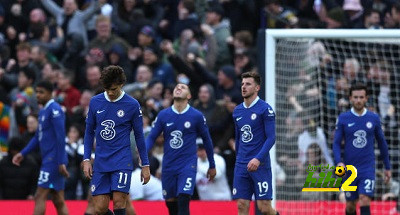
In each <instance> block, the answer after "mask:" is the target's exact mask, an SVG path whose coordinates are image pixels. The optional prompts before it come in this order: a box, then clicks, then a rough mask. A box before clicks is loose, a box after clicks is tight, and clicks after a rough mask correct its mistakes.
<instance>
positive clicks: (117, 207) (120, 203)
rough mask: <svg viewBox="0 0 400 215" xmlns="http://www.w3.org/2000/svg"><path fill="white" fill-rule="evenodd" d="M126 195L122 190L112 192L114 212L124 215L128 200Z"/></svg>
mask: <svg viewBox="0 0 400 215" xmlns="http://www.w3.org/2000/svg"><path fill="white" fill-rule="evenodd" d="M128 199H129V198H128V195H127V194H126V193H123V192H118V191H114V192H113V203H114V214H115V215H125V214H126V203H127V201H128Z"/></svg>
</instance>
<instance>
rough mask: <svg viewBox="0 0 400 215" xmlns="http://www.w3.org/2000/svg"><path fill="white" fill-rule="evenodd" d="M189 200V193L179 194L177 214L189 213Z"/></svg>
mask: <svg viewBox="0 0 400 215" xmlns="http://www.w3.org/2000/svg"><path fill="white" fill-rule="evenodd" d="M189 202H190V195H188V194H179V196H178V214H179V215H189V214H190V212H189Z"/></svg>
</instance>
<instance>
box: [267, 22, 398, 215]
mask: <svg viewBox="0 0 400 215" xmlns="http://www.w3.org/2000/svg"><path fill="white" fill-rule="evenodd" d="M399 37H400V32H399V31H393V30H379V31H371V30H301V29H299V30H267V31H266V41H267V42H266V73H265V74H266V85H265V91H266V100H267V102H269V103H270V104H271V105H273V107H274V108H275V111H276V116H277V117H276V123H277V124H276V136H277V139H276V148H275V153H274V154H275V159H274V160H275V161H276V162H277V164H278V165H279V166H280V167H281V168H280V171H275V172H276V174H275V176H274V178H275V179H274V182H275V191H276V192H275V199H276V200H277V201H276V207H277V209H278V210H279V211H282V212H284V213H283V214H322V213H328V214H344V208H345V204H344V203H343V201H344V194H342V193H341V192H302V188H303V185H304V183H305V180H306V177H307V174H308V173H307V167H308V166H310V165H313V166H318V165H320V164H321V166H322V165H323V166H326V165H327V164H329V165H330V166H333V165H334V163H333V154H332V142H333V135H334V130H335V123H336V118H337V116H338V115H339V114H340V113H341V112H343V111H346V110H348V109H349V107H350V103H349V100H348V91H349V88H350V86H351V84H352V83H355V82H363V83H365V84H367V85H368V88H369V91H370V92H369V95H370V96H369V100H368V109H370V110H373V111H375V112H376V113H378V114H379V115H380V118H381V121H382V126H383V129H384V134H385V137H386V140H387V142H388V146H389V154H390V160H391V165H392V174H393V178H392V181H391V183H389V184H387V185H386V184H384V182H383V170H384V168H383V162H382V159H381V158H380V157H379V156H380V151H379V149H378V147H377V146H376V145H375V155H376V161H377V162H376V178H375V182H373V183H371V184H370V185H369V186H374V187H375V193H374V198H373V202H372V203H371V212H372V214H390V213H391V210H393V209H394V210H395V208H396V201H397V198H398V195H399V174H398V162H399V154H400V151H399V130H398V124H399V119H400V118H399V117H400V116H399V114H400V111H399V110H398V109H399V108H400V40H399V39H400V38H399ZM276 170H278V168H277V169H276ZM316 172H317V173H319V172H320V171H319V170H317V171H316ZM317 173H316V174H314V177H318V176H317ZM366 186H367V185H366ZM392 212H393V211H392ZM358 214H359V212H358Z"/></svg>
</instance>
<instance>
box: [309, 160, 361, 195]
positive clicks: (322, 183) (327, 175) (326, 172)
mask: <svg viewBox="0 0 400 215" xmlns="http://www.w3.org/2000/svg"><path fill="white" fill-rule="evenodd" d="M346 168H347V170H351V175H350V177H349V178H347V180H346V181H344V182H343V184H342V178H335V177H333V176H332V175H333V171H335V174H336V175H337V176H339V177H342V176H344V174H345V173H346V170H345V168H344V167H342V166H337V167H335V166H329V164H328V165H326V166H323V165H321V164H320V165H319V166H313V165H311V164H310V165H309V166H308V167H307V171H308V175H307V178H306V181H305V183H304V186H303V189H302V192H339V191H340V189H339V188H342V190H344V191H356V190H357V186H350V184H351V182H353V181H354V179H356V178H357V169H356V168H355V167H354V166H353V165H346ZM319 171H320V173H319V174H318V172H319ZM314 173H316V174H315V175H316V176H317V177H315V178H314Z"/></svg>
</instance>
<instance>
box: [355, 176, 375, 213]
mask: <svg viewBox="0 0 400 215" xmlns="http://www.w3.org/2000/svg"><path fill="white" fill-rule="evenodd" d="M358 179H359V181H360V183H359V184H358V185H357V191H358V193H359V199H358V200H359V203H360V213H361V215H370V214H371V209H370V204H371V198H372V197H373V194H374V190H375V173H374V172H371V173H368V174H360V175H359V176H358Z"/></svg>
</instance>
